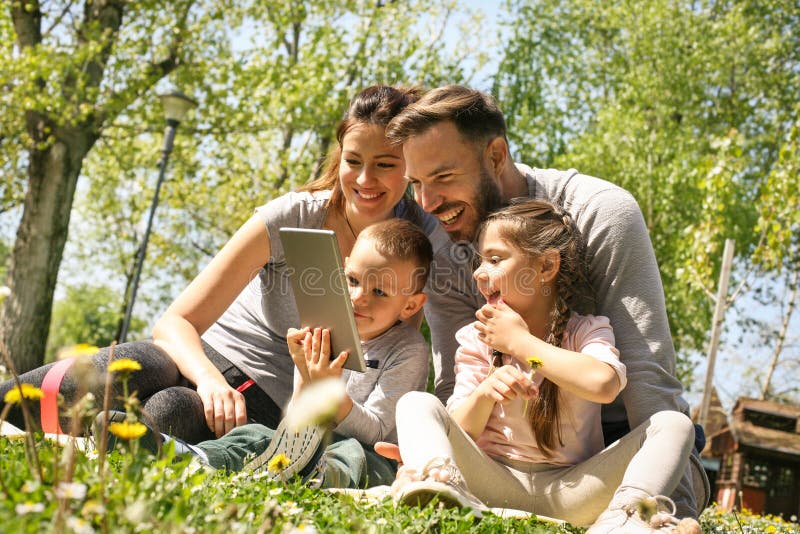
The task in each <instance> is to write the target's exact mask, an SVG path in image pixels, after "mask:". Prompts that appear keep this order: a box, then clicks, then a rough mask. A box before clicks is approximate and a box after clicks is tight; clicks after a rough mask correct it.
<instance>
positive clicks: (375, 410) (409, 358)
mask: <svg viewBox="0 0 800 534" xmlns="http://www.w3.org/2000/svg"><path fill="white" fill-rule="evenodd" d="M361 347H362V349H363V350H364V359H365V360H366V361H367V370H366V372H364V373H359V372H356V371H350V370H349V369H345V370H344V372H343V375H342V377H343V379H344V380H345V384H346V389H347V394H348V395H349V396H350V398H351V399H352V400H353V408H352V409H351V410H350V413H349V414H347V416H346V417H345V418H344V419H342V421H340V422H339V424H338V425H337V426H336V428H334V431H335V432H336V433H337V434H341V435H342V436H347V437H351V438H356V439H357V440H358V441H360V442H362V443H366V444H367V445H375V443H376V442H378V441H389V442H391V443H397V426H396V424H395V416H394V413H395V407H396V405H397V401H398V400H400V397H402V396H403V395H404V394H406V393H408V392H409V391H425V386H426V385H427V383H428V359H429V354H430V353H429V351H428V344H427V343H426V342H425V338H423V337H422V334H421V333H420V331H419V328H417V327H416V326H415V325H411V324H408V323H404V322H401V323H398V324H397V325H395V326H393V327H392V328H390V329H389V330H387V331H386V332H384V333H383V334H381V335H379V336H378V337H376V338H375V339H371V340H369V341H364V342H362V343H361Z"/></svg>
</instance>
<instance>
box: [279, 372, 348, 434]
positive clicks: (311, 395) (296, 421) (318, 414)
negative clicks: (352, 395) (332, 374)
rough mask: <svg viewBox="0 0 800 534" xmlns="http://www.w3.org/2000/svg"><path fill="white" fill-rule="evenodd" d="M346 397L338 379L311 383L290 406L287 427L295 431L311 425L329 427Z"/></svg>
mask: <svg viewBox="0 0 800 534" xmlns="http://www.w3.org/2000/svg"><path fill="white" fill-rule="evenodd" d="M345 395H347V393H346V392H345V389H344V384H343V383H342V381H341V380H340V379H338V378H326V379H323V380H320V381H318V382H313V383H311V384H310V385H309V386H308V387H306V388H303V389H302V390H301V391H300V393H299V394H298V395H297V398H296V399H294V400H293V401H292V403H291V405H290V406H289V411H288V413H287V414H286V424H287V426H288V427H289V428H290V429H292V430H294V431H297V430H298V429H300V428H303V427H306V426H311V425H316V426H321V427H327V426H328V425H330V423H332V422H333V420H334V418H335V417H336V414H337V413H338V412H339V406H340V405H341V403H342V402H343V401H344V398H345Z"/></svg>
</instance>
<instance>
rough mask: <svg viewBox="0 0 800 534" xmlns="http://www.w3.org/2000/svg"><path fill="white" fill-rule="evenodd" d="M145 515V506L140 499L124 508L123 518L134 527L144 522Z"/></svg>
mask: <svg viewBox="0 0 800 534" xmlns="http://www.w3.org/2000/svg"><path fill="white" fill-rule="evenodd" d="M146 515H147V504H146V503H145V502H144V501H143V500H141V499H139V500H138V501H136V502H134V503H133V504H131V505H130V506H128V507H127V508H125V518H126V519H127V520H128V521H130V522H131V523H133V524H134V525H135V524H137V523H141V522H142V521H144V519H145V516H146Z"/></svg>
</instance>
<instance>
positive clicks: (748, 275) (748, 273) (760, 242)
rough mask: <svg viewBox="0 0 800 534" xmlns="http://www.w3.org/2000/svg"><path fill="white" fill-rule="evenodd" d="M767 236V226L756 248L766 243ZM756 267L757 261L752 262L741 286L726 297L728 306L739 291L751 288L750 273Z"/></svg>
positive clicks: (762, 231)
mask: <svg viewBox="0 0 800 534" xmlns="http://www.w3.org/2000/svg"><path fill="white" fill-rule="evenodd" d="M766 237H767V230H766V228H765V229H763V230H761V236H760V237H759V238H758V244H757V245H756V250H758V249H759V248H761V245H763V244H764V239H766ZM755 269H756V263H755V262H751V263H750V266H749V267H748V268H747V271H745V273H744V276H743V277H742V281H741V282H740V283H739V286H738V287H737V288H736V289H735V290H734V291H733V293H732V294H731V296H730V297H729V298H727V299H726V300H727V305H728V306H730V305H731V304H732V303H733V301H735V300H736V299H737V298H738V297H739V293H741V292H742V291H743V290H745V289H749V288H750V281H749V280H748V279H749V278H750V275H751V274H752V273H753V271H755Z"/></svg>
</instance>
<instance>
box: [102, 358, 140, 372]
mask: <svg viewBox="0 0 800 534" xmlns="http://www.w3.org/2000/svg"><path fill="white" fill-rule="evenodd" d="M141 370H142V364H140V363H139V362H137V361H136V360H131V359H130V358H120V359H119V360H114V361H113V362H111V363H110V364H108V372H109V373H121V374H122V373H124V374H126V375H127V374H129V373H133V372H135V371H141Z"/></svg>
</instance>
